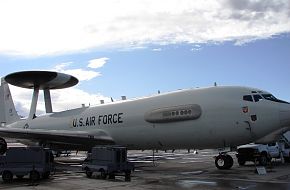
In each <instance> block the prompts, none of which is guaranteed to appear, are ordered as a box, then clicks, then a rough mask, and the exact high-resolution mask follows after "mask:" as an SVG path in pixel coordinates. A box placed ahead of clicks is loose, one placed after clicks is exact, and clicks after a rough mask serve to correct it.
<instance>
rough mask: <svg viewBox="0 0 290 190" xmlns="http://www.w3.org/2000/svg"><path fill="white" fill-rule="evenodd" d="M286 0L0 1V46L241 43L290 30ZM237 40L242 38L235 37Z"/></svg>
mask: <svg viewBox="0 0 290 190" xmlns="http://www.w3.org/2000/svg"><path fill="white" fill-rule="evenodd" d="M289 4H290V3H289V0H277V1H272V0H245V1H235V0H220V1H211V0H195V1H192V0H167V1H156V0H142V1H141V0H140V1H135V0H122V1H118V0H106V1H95V0H86V1H82V0H75V1H68V0H63V1H59V0H46V1H38V0H26V1H21V0H9V1H0V23H1V30H0V42H1V43H0V52H1V53H2V54H13V55H15V54H16V55H25V56H40V55H53V54H63V53H68V52H79V51H88V50H93V49H95V48H114V47H117V48H125V49H126V48H128V47H129V48H133V49H134V47H146V46H147V45H148V44H155V45H166V44H176V43H207V42H223V41H229V40H233V41H235V42H237V43H238V44H239V43H242V42H248V41H251V40H252V39H254V40H256V39H264V38H269V37H271V36H273V35H277V34H281V33H285V32H286V33H289V32H290V13H289V9H290V5H289ZM239 41H241V42H239Z"/></svg>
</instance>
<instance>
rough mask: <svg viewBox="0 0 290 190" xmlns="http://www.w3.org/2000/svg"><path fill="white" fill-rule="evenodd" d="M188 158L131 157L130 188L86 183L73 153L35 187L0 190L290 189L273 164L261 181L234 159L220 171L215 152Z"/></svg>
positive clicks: (118, 182)
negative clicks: (217, 166)
mask: <svg viewBox="0 0 290 190" xmlns="http://www.w3.org/2000/svg"><path fill="white" fill-rule="evenodd" d="M197 152H198V153H197V154H196V152H193V151H192V152H190V153H188V151H187V150H176V151H175V152H173V153H172V152H171V151H168V152H164V151H159V152H155V153H154V159H153V153H152V151H143V152H142V151H129V153H128V158H129V160H130V161H132V162H134V163H135V171H134V172H133V173H132V179H131V182H125V180H124V176H116V179H113V180H111V179H107V180H102V179H99V174H97V173H96V174H94V175H93V177H92V178H87V177H86V175H85V173H84V172H83V171H82V170H81V164H82V161H83V160H84V159H85V157H86V154H85V153H84V152H79V153H78V154H76V152H72V154H71V155H70V156H68V157H66V156H65V157H59V158H56V159H55V162H56V163H55V164H56V170H55V172H54V175H52V176H51V177H50V178H49V179H47V180H40V181H37V182H31V181H30V180H29V179H28V176H26V177H24V178H23V179H17V178H14V179H13V182H12V183H9V184H7V183H3V181H2V179H0V189H13V190H18V189H19V190H20V189H21V190H23V189H40V190H46V189H49V190H52V189H61V190H62V189H67V190H74V189H77V190H79V189H87V190H93V189H110V190H123V189H124V190H125V189H126V190H128V189H130V190H143V189H152V190H154V189H166V190H177V189H195V190H199V189H202V190H207V189H216V190H221V189H222V190H227V189H231V190H233V189H238V190H239V189H242V190H253V189H255V190H256V189H258V190H259V189H263V190H268V189H269V190H270V189H271V190H272V189H279V190H284V189H289V190H290V164H289V163H284V164H282V163H281V160H280V159H277V160H274V161H273V162H272V164H271V165H270V166H267V167H266V168H265V169H266V174H264V175H259V174H258V173H257V172H256V167H255V165H254V163H251V162H247V163H246V165H245V166H239V165H238V164H237V160H236V157H235V155H234V153H232V154H231V155H232V156H233V158H234V162H235V163H234V166H233V167H232V168H231V169H230V170H218V169H217V168H216V167H215V164H214V159H213V157H214V156H216V155H218V152H217V151H216V150H200V151H197Z"/></svg>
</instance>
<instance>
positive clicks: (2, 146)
mask: <svg viewBox="0 0 290 190" xmlns="http://www.w3.org/2000/svg"><path fill="white" fill-rule="evenodd" d="M6 151H7V143H6V141H5V139H3V138H0V155H3V154H5V152H6Z"/></svg>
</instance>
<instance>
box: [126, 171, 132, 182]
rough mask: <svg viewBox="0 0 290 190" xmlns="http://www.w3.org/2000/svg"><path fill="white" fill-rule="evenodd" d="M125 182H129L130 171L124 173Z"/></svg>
mask: <svg viewBox="0 0 290 190" xmlns="http://www.w3.org/2000/svg"><path fill="white" fill-rule="evenodd" d="M125 181H131V171H126V172H125Z"/></svg>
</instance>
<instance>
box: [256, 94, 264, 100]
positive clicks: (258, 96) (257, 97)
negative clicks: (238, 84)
mask: <svg viewBox="0 0 290 190" xmlns="http://www.w3.org/2000/svg"><path fill="white" fill-rule="evenodd" d="M261 99H263V98H262V96H260V95H257V94H256V95H254V100H255V102H259V101H260V100H261Z"/></svg>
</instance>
